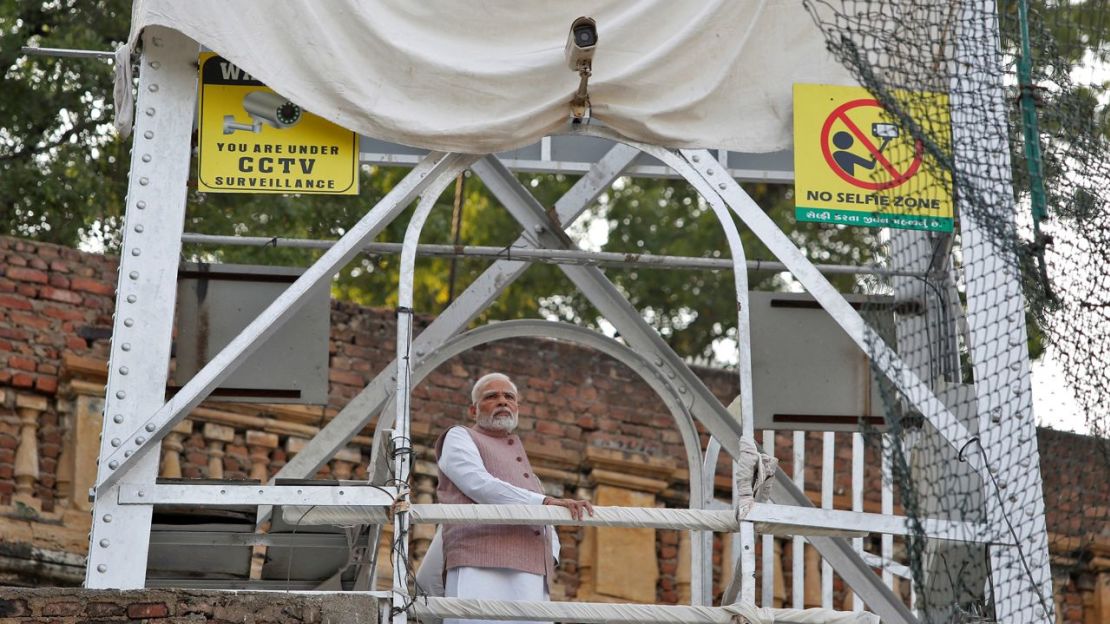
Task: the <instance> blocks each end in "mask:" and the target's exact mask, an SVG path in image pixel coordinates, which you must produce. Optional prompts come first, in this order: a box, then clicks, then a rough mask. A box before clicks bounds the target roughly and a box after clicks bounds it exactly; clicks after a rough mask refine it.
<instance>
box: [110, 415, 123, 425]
mask: <svg viewBox="0 0 1110 624" xmlns="http://www.w3.org/2000/svg"><path fill="white" fill-rule="evenodd" d="M112 422H114V423H116V424H117V425H118V424H120V423H122V422H123V414H116V415H115V416H112Z"/></svg>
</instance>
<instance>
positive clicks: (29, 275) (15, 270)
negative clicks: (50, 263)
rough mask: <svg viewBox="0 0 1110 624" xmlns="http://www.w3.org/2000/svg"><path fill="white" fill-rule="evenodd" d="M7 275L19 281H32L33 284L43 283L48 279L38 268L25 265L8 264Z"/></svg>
mask: <svg viewBox="0 0 1110 624" xmlns="http://www.w3.org/2000/svg"><path fill="white" fill-rule="evenodd" d="M6 274H7V276H8V277H10V278H12V279H13V280H16V281H19V282H32V283H35V284H45V283H46V282H48V281H49V280H50V276H48V275H47V274H46V273H45V272H43V271H40V270H38V269H29V268H27V267H20V266H9V267H8V270H7V271H6Z"/></svg>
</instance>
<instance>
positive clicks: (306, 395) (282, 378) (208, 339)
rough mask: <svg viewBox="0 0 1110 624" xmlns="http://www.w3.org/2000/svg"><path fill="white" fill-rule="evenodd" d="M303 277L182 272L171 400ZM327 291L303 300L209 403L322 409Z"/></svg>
mask: <svg viewBox="0 0 1110 624" xmlns="http://www.w3.org/2000/svg"><path fill="white" fill-rule="evenodd" d="M301 272H302V270H301V269H298V268H292V267H272V266H250V265H236V264H195V263H185V264H182V266H181V269H180V270H179V272H178V275H177V279H178V282H177V337H176V340H175V343H174V344H175V350H176V356H177V364H176V368H175V369H174V372H173V384H174V385H173V386H171V387H170V391H171V392H173V391H175V390H176V389H177V388H180V387H181V386H182V385H184V384H185V383H186V382H188V381H189V380H190V379H191V378H192V377H193V376H194V375H195V374H196V373H197V371H199V370H200V369H201V367H203V366H204V365H205V364H206V363H207V362H208V361H209V360H210V359H212V358H213V357H215V356H216V354H218V353H219V352H220V350H221V349H223V348H224V347H225V346H226V345H227V344H228V343H229V342H231V340H232V339H234V338H235V337H236V336H238V335H239V332H241V331H242V330H243V328H245V327H246V326H247V325H248V324H249V323H250V322H251V321H253V320H254V319H255V318H257V317H258V315H259V314H261V313H262V311H263V310H265V309H266V307H267V306H269V305H270V304H271V303H273V301H274V300H275V299H277V297H278V296H279V295H280V294H281V293H282V292H284V291H285V289H286V288H288V287H289V285H290V284H292V283H293V282H294V281H296V279H297V277H298V276H299V275H300V274H301ZM330 299H331V288H330V284H328V283H324V284H321V285H320V286H317V287H316V288H315V289H314V290H313V291H312V292H311V293H309V300H308V301H307V302H306V303H305V304H304V306H303V307H302V308H301V309H300V310H299V311H297V313H296V314H294V315H293V317H292V318H290V319H289V320H288V321H287V322H286V323H285V325H284V326H283V327H281V328H280V329H278V330H277V332H276V333H275V334H274V335H272V336H271V337H270V338H269V340H267V341H266V342H265V343H263V344H262V345H261V346H260V347H259V348H258V350H257V351H255V352H254V353H253V354H252V355H251V356H250V358H248V359H247V360H246V361H245V362H243V364H242V366H240V367H239V368H238V369H237V370H236V371H235V372H233V373H232V374H231V375H230V376H229V377H228V378H227V379H225V380H224V381H223V383H222V384H221V385H220V387H219V388H216V389H215V390H214V391H213V392H212V394H211V395H210V396H209V397H208V400H210V401H235V402H241V403H302V404H310V405H324V404H326V403H327V402H328V339H329V333H330V331H331V303H330Z"/></svg>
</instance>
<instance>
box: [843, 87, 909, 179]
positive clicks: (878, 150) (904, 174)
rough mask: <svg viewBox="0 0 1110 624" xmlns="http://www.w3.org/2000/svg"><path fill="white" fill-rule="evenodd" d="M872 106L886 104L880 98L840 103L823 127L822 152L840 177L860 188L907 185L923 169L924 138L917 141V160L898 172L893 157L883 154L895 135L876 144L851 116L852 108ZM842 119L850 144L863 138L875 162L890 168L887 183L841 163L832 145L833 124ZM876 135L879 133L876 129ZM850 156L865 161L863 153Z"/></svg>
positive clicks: (884, 168) (862, 141)
mask: <svg viewBox="0 0 1110 624" xmlns="http://www.w3.org/2000/svg"><path fill="white" fill-rule="evenodd" d="M869 106H873V107H875V108H879V109H881V108H882V107H883V105H882V104H880V103H879V101H878V100H873V99H861V100H852V101H850V102H845V103H844V104H841V105H840V106H838V107H837V108H836V110H834V111H833V112H832V113H831V114H830V115H829V117H828V119H826V120H825V125H824V126H822V128H821V153H822V154H823V155H824V157H825V162H826V163H828V165H829V167H831V168H832V170H833V172H834V173H836V175H838V176H840V178H841V179H843V180H844V181H845V182H847V183H849V184H851V185H853V186H858V187H860V188H864V189H867V190H871V191H882V190H885V189H890V188H894V187H896V186H900V185H902V184H905V183H906V181H908V180H909V179H910V178H912V177H913V176H914V174H915V173H917V170H918V169H919V168H921V156H922V154H923V153H924V151H925V148H924V146H923V145H922V144H921V141H914V154H913V161H911V162H910V165H909V167H907V168H906V170H905V171H898V168H897V167H895V166H894V165H893V164H892V163H891V162H890V160H889V159H888V158H887V157H886V156H884V155H883V147H885V145H886V143H887V142H888V141H889V139H890V138H893V137H892V136H889V135H888V136H886V137H883V144H882V145H883V147H879V146H876V145H875V143H874V142H873V141H872V140H871V137H869V136H868V135H867V134H865V133H864V132H863V131H862V130H860V128H859V126H858V125H856V123H855V122H854V121H852V119H851V117H849V116H848V111H851V110H853V109H856V108H862V107H869ZM838 120H839V121H840V122H841V123H843V124H844V126H845V127H847V129H848V132H849V133H850V136H851V137H852V139H853V141H850V142H849V143H848V145H851V144H852V142H854V141H859V144H860V145H862V146H863V147H864V148H865V149H866V150H867V153H868V155H869V156H870V157H871V158H873V159H874V160H873V161H872V163H873V164H878V165H879V166H881V167H882V168H883V170H884V171H886V173H887V175H889V176H890V179H889V180H887V181H885V182H872V181H869V180H861V179H859V178H857V177H855V176H854V175H852V174H851V173H849V172H848V171H846V170H845V169H844V167H842V166H841V164H840V163H838V162H837V160H836V154H834V153H833V151H832V149H831V148H830V141H829V134H830V133H831V132H832V127H833V124H834V123H835V122H836V121H838ZM876 125H879V124H876ZM886 125H887V126H888V127H890V128H892V129H893V130H894V133H895V134H894V135H893V136H897V129H895V127H894V126H892V125H890V124H886ZM837 134H840V133H837ZM873 134H875V133H874V131H873ZM876 138H879V135H876ZM850 156H852V157H854V158H856V159H859V160H864V159H862V158H860V157H859V156H855V155H850Z"/></svg>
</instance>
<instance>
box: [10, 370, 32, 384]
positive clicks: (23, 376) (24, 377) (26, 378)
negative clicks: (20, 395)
mask: <svg viewBox="0 0 1110 624" xmlns="http://www.w3.org/2000/svg"><path fill="white" fill-rule="evenodd" d="M12 385H13V386H15V387H16V388H30V387H31V386H33V385H35V376H34V375H28V374H27V373H15V374H14V375H12Z"/></svg>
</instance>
